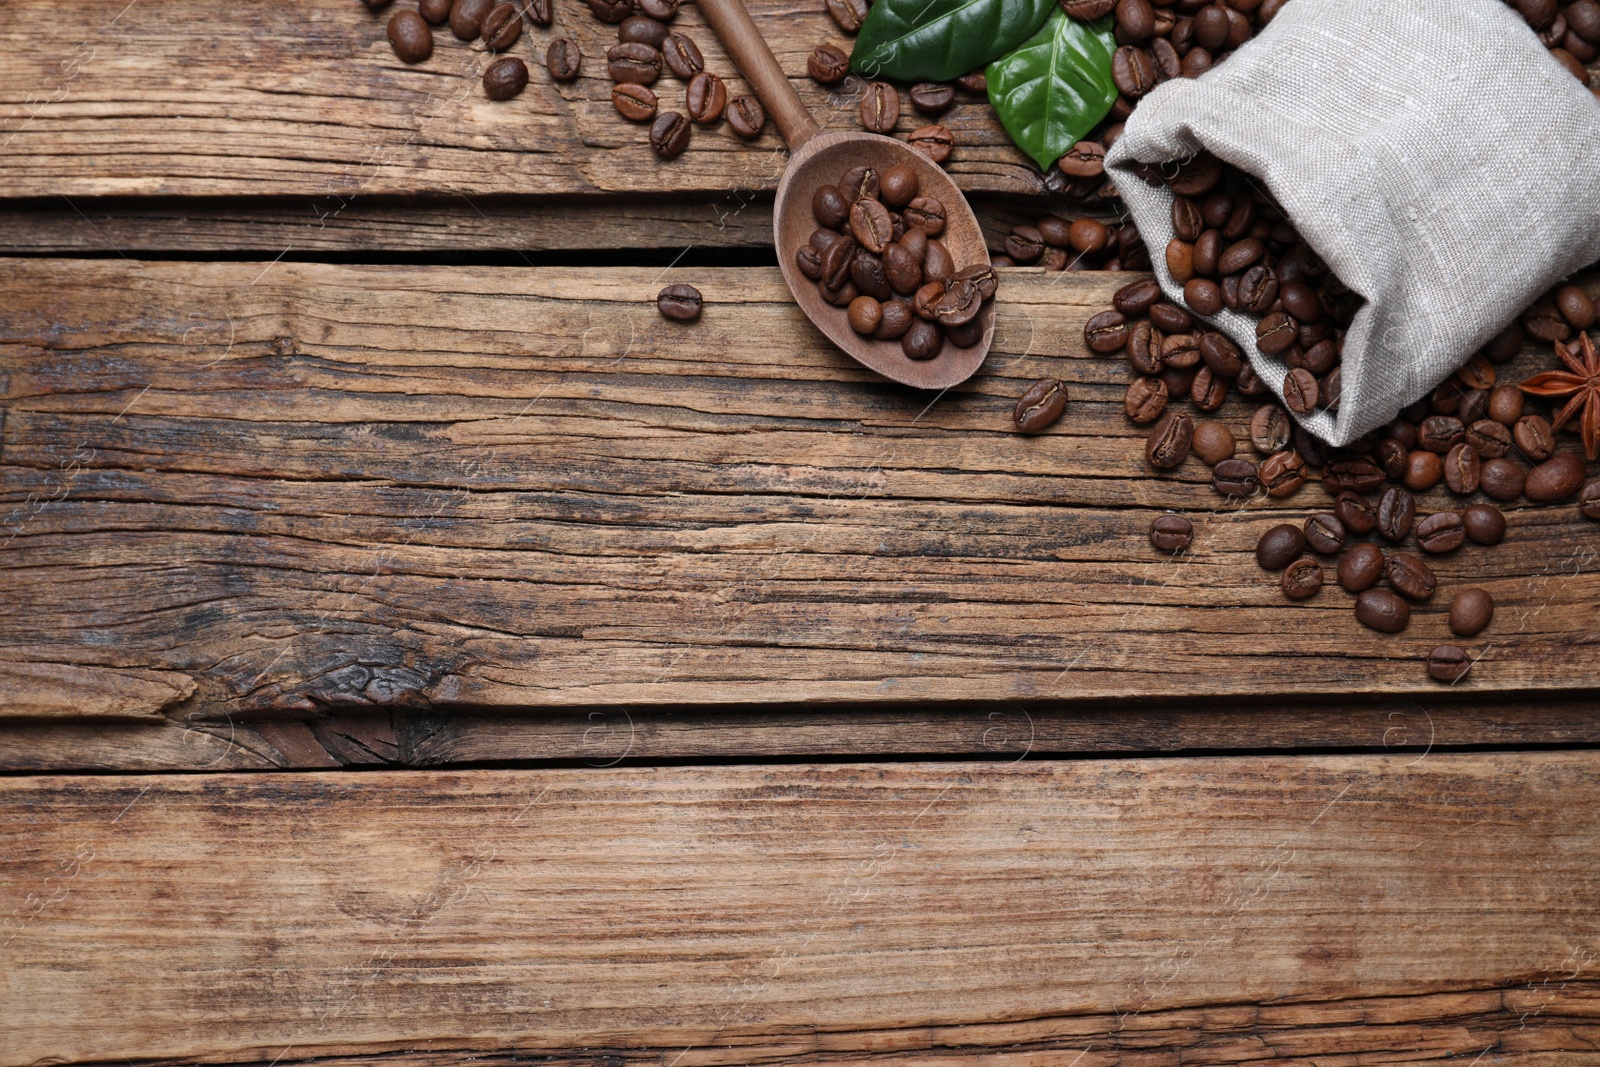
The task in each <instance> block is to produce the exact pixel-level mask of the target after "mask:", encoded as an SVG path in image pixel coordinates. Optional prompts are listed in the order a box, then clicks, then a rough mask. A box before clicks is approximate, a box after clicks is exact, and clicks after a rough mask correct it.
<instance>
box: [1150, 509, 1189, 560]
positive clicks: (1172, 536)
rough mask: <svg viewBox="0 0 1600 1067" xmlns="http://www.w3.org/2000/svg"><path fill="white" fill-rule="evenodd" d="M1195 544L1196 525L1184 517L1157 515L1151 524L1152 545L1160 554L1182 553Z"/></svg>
mask: <svg viewBox="0 0 1600 1067" xmlns="http://www.w3.org/2000/svg"><path fill="white" fill-rule="evenodd" d="M1193 543H1194V524H1193V523H1192V522H1190V521H1189V520H1188V519H1186V518H1184V517H1183V516H1182V515H1157V516H1156V517H1155V519H1154V520H1153V521H1152V522H1151V523H1150V544H1152V545H1153V546H1155V548H1156V550H1157V551H1160V552H1182V551H1183V550H1184V549H1186V548H1188V547H1189V546H1190V545H1191V544H1193Z"/></svg>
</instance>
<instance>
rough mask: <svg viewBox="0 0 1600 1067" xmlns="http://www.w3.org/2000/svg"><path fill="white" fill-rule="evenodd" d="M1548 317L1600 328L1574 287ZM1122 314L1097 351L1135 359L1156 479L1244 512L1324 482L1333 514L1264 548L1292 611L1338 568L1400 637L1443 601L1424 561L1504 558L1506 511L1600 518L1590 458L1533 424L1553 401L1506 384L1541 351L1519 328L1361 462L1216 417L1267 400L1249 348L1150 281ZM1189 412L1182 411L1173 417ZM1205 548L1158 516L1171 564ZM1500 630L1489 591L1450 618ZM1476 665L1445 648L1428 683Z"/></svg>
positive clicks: (1288, 428)
mask: <svg viewBox="0 0 1600 1067" xmlns="http://www.w3.org/2000/svg"><path fill="white" fill-rule="evenodd" d="M1574 290H1575V291H1574ZM1545 303H1548V304H1549V306H1551V307H1554V308H1557V309H1558V314H1557V317H1558V318H1559V320H1560V324H1561V326H1562V327H1563V328H1564V329H1565V332H1566V335H1567V336H1575V335H1576V334H1577V333H1579V332H1581V328H1580V327H1578V326H1576V325H1575V323H1586V324H1589V323H1593V322H1594V321H1595V312H1594V308H1593V301H1592V300H1591V299H1590V298H1589V296H1588V294H1587V292H1585V291H1584V290H1582V289H1578V288H1577V287H1575V286H1563V287H1561V288H1559V289H1558V290H1557V291H1556V292H1555V293H1554V294H1552V296H1551V297H1550V298H1549V300H1548V301H1546V302H1545ZM1113 305H1114V306H1113V308H1111V309H1108V310H1107V311H1105V312H1101V313H1100V314H1098V315H1095V316H1093V317H1092V318H1091V319H1090V320H1089V323H1088V325H1087V326H1086V327H1085V331H1084V334H1085V341H1086V342H1087V344H1088V346H1089V347H1090V349H1091V350H1093V351H1096V352H1101V353H1120V354H1122V355H1123V356H1124V357H1125V358H1126V359H1127V361H1128V363H1129V365H1130V366H1131V367H1132V369H1133V372H1134V375H1133V378H1132V380H1131V382H1130V384H1129V386H1128V389H1127V392H1126V393H1125V395H1124V399H1123V405H1124V411H1125V413H1126V415H1127V417H1128V418H1129V419H1130V420H1131V421H1132V422H1134V423H1136V424H1140V425H1152V429H1151V431H1150V433H1149V436H1148V437H1147V439H1146V445H1145V457H1146V460H1147V462H1148V463H1149V464H1150V466H1151V467H1152V468H1154V469H1156V470H1174V469H1176V468H1178V467H1180V466H1182V465H1183V464H1184V462H1185V461H1186V460H1187V459H1188V458H1189V457H1190V456H1191V455H1192V456H1196V457H1198V458H1199V459H1200V460H1201V461H1202V462H1204V463H1205V464H1207V465H1208V466H1210V468H1211V484H1212V487H1213V489H1214V490H1215V491H1216V492H1217V493H1218V494H1219V495H1220V496H1223V497H1229V498H1236V499H1242V498H1249V497H1257V496H1265V497H1268V498H1275V499H1282V498H1288V497H1292V496H1294V495H1295V494H1297V493H1298V492H1299V491H1300V490H1301V489H1302V487H1304V486H1305V485H1306V483H1307V482H1308V481H1310V480H1312V479H1313V478H1316V477H1318V476H1320V480H1321V482H1322V486H1323V489H1324V490H1325V491H1326V494H1327V497H1328V499H1329V501H1330V502H1331V506H1328V507H1325V508H1324V509H1323V510H1319V511H1318V512H1316V513H1315V514H1312V515H1310V516H1309V517H1307V518H1306V519H1305V520H1304V521H1303V522H1302V523H1298V524H1294V523H1286V524H1282V525H1279V526H1275V527H1273V528H1272V529H1270V530H1268V531H1267V532H1266V533H1265V534H1263V535H1262V537H1261V539H1260V541H1259V542H1258V544H1257V547H1256V560H1257V562H1258V563H1259V565H1260V566H1261V567H1262V568H1263V569H1264V570H1267V571H1271V572H1274V573H1277V574H1278V576H1279V585H1280V587H1281V589H1282V591H1283V594H1284V596H1285V597H1287V598H1289V599H1290V600H1306V599H1310V598H1311V597H1314V596H1316V595H1317V594H1318V593H1319V592H1320V591H1321V590H1322V588H1323V585H1324V583H1325V581H1326V580H1327V577H1328V575H1327V574H1326V572H1325V564H1326V565H1327V566H1332V567H1333V570H1334V578H1335V580H1336V581H1337V583H1338V585H1339V586H1340V587H1341V588H1343V589H1344V590H1346V591H1347V592H1348V593H1350V594H1352V595H1353V596H1354V597H1355V603H1354V609H1355V615H1356V618H1357V620H1358V621H1359V622H1360V623H1361V624H1362V625H1365V626H1367V627H1368V628H1370V629H1373V630H1376V631H1378V632H1381V633H1399V632H1400V631H1402V630H1404V629H1406V627H1407V626H1408V624H1409V623H1410V619H1411V605H1412V604H1414V603H1422V602H1427V601H1431V600H1432V599H1433V598H1434V597H1435V595H1436V593H1437V592H1438V587H1439V581H1438V578H1437V576H1436V575H1435V574H1434V572H1433V569H1432V568H1431V567H1430V566H1429V565H1428V563H1427V562H1426V560H1427V558H1428V557H1429V556H1440V555H1444V554H1448V553H1452V552H1455V551H1457V550H1458V549H1461V548H1462V547H1463V546H1465V545H1467V544H1469V543H1471V544H1474V545H1481V546H1489V545H1495V544H1498V543H1499V542H1500V541H1501V539H1502V538H1504V536H1505V533H1506V526H1507V524H1506V518H1505V515H1504V513H1503V512H1502V511H1501V510H1500V505H1512V504H1517V503H1520V502H1522V501H1524V500H1526V501H1528V502H1532V503H1546V502H1553V501H1562V500H1569V499H1572V498H1573V497H1575V496H1577V497H1578V498H1579V504H1580V507H1581V508H1582V510H1583V514H1585V515H1587V516H1589V517H1591V518H1597V519H1600V479H1597V480H1594V481H1591V482H1588V483H1587V484H1585V475H1586V466H1585V463H1584V459H1583V456H1582V455H1581V454H1579V453H1577V452H1574V451H1563V450H1560V449H1559V448H1558V446H1557V442H1556V434H1555V433H1554V432H1553V431H1552V429H1551V424H1550V421H1549V419H1548V418H1547V417H1546V416H1545V415H1544V414H1541V413H1539V412H1535V411H1531V410H1530V409H1529V408H1530V404H1532V403H1542V402H1540V401H1534V400H1531V399H1530V398H1528V397H1526V396H1525V395H1524V393H1523V391H1522V390H1521V389H1520V388H1519V387H1518V385H1516V384H1513V383H1509V382H1501V381H1499V380H1498V372H1497V367H1500V366H1503V365H1504V364H1506V363H1508V362H1509V361H1510V360H1511V359H1513V358H1514V357H1515V356H1516V355H1517V354H1518V353H1519V352H1520V351H1521V349H1522V346H1523V343H1524V341H1525V339H1526V337H1527V336H1528V334H1527V333H1526V332H1525V327H1524V326H1523V325H1519V324H1513V325H1512V326H1511V327H1508V328H1507V329H1506V330H1505V331H1504V332H1503V333H1502V334H1500V335H1499V336H1498V337H1496V338H1495V339H1494V340H1493V341H1491V342H1490V343H1489V344H1488V345H1487V346H1485V349H1484V351H1483V352H1481V353H1479V354H1478V355H1476V356H1474V357H1473V358H1472V359H1471V360H1470V361H1469V362H1468V363H1467V364H1466V365H1465V366H1463V367H1462V368H1461V369H1460V370H1459V371H1457V372H1456V374H1455V375H1453V376H1452V377H1451V378H1450V379H1448V380H1446V381H1445V382H1444V383H1442V384H1441V385H1440V386H1438V387H1437V388H1436V389H1435V390H1434V391H1433V392H1432V393H1431V394H1430V395H1429V396H1427V397H1425V398H1423V399H1422V400H1420V401H1418V402H1417V403H1415V404H1413V405H1411V406H1410V407H1408V408H1407V409H1406V410H1405V411H1404V412H1402V413H1401V415H1400V417H1399V418H1397V419H1396V420H1395V421H1394V422H1392V423H1390V424H1389V425H1387V426H1385V427H1383V428H1382V429H1381V430H1378V431H1375V432H1373V433H1371V434H1368V435H1366V436H1365V437H1363V438H1362V439H1360V440H1359V441H1357V442H1356V443H1355V444H1354V445H1353V446H1351V447H1349V448H1344V449H1331V448H1328V447H1327V446H1325V445H1324V444H1323V443H1322V442H1321V441H1320V440H1319V439H1317V438H1316V437H1314V436H1312V435H1311V434H1309V433H1307V432H1306V431H1305V430H1304V429H1303V428H1301V427H1300V426H1298V425H1297V424H1296V423H1295V422H1294V420H1293V419H1292V418H1291V417H1290V414H1289V412H1288V410H1286V409H1285V407H1284V406H1282V405H1281V404H1278V403H1274V402H1268V403H1263V404H1261V405H1259V406H1258V407H1256V408H1255V410H1254V412H1253V414H1252V415H1251V418H1250V422H1249V426H1248V428H1247V429H1246V430H1244V432H1243V433H1241V434H1235V432H1234V430H1233V428H1231V427H1229V426H1228V425H1227V424H1225V423H1223V422H1221V421H1219V420H1217V419H1214V418H1205V416H1206V415H1209V414H1211V413H1214V412H1216V411H1217V409H1218V408H1220V407H1221V405H1222V400H1223V398H1224V397H1225V396H1226V394H1227V392H1228V390H1229V388H1230V385H1229V383H1231V387H1232V388H1234V389H1236V390H1237V391H1238V392H1240V393H1242V394H1244V395H1247V396H1249V395H1255V396H1259V395H1261V394H1262V393H1264V392H1265V389H1264V387H1263V386H1262V384H1261V383H1260V382H1259V381H1256V380H1254V377H1253V375H1251V374H1250V373H1249V371H1250V368H1249V364H1248V362H1246V361H1245V360H1244V359H1243V357H1242V355H1241V353H1239V351H1238V349H1237V347H1236V346H1235V345H1234V344H1233V343H1232V341H1231V340H1229V339H1228V338H1227V337H1225V336H1223V335H1222V334H1220V333H1216V332H1214V331H1210V330H1207V329H1206V328H1205V327H1204V325H1202V324H1199V323H1198V322H1197V321H1196V320H1195V318H1194V316H1193V315H1192V314H1191V312H1190V311H1189V310H1187V309H1185V308H1181V307H1179V306H1177V305H1175V304H1172V303H1169V302H1167V301H1166V300H1165V299H1163V297H1162V294H1161V290H1160V287H1159V286H1157V285H1156V283H1155V282H1154V281H1153V280H1151V279H1141V280H1139V281H1136V282H1133V283H1131V284H1129V285H1126V286H1124V287H1123V288H1122V289H1120V290H1118V292H1117V293H1116V294H1115V296H1114V297H1113ZM1530 316H1531V317H1533V318H1535V319H1537V320H1538V321H1539V322H1540V323H1541V326H1542V328H1543V329H1544V331H1545V332H1546V333H1552V332H1557V326H1556V325H1555V322H1554V320H1551V319H1550V318H1548V316H1546V315H1545V314H1544V313H1543V312H1537V313H1536V312H1530ZM1528 317H1529V316H1525V319H1526V318H1528ZM1557 343H1560V342H1557ZM1569 343H1570V344H1572V345H1573V346H1577V345H1578V341H1577V340H1576V339H1574V340H1572V341H1571V342H1569ZM1185 397H1186V398H1187V399H1188V404H1186V405H1183V407H1181V408H1180V407H1179V406H1177V405H1176V404H1174V403H1173V400H1174V398H1185ZM1191 411H1192V412H1193V413H1191ZM1245 445H1247V446H1248V448H1245V447H1243V446H1245ZM1441 484H1442V485H1443V486H1444V487H1445V488H1446V489H1447V490H1448V491H1449V492H1450V493H1451V494H1453V495H1454V496H1456V497H1458V498H1461V504H1460V505H1459V506H1458V507H1455V508H1447V509H1441V510H1436V511H1433V512H1431V513H1426V514H1425V513H1423V511H1422V509H1421V507H1420V506H1419V503H1418V500H1417V496H1416V494H1419V493H1425V492H1427V491H1429V490H1432V489H1435V488H1436V487H1438V486H1440V485H1441ZM1485 498H1486V499H1485ZM1180 520H1181V521H1180ZM1192 537H1193V527H1192V525H1189V524H1188V521H1187V520H1183V519H1182V517H1181V516H1174V515H1161V516H1158V517H1157V518H1156V519H1155V520H1154V522H1153V523H1152V524H1151V529H1150V540H1151V544H1152V545H1153V546H1155V547H1156V548H1158V549H1160V550H1161V551H1166V552H1178V551H1183V550H1184V549H1186V548H1188V547H1189V544H1190V542H1191V539H1192ZM1380 583H1382V585H1381V586H1380ZM1493 615H1494V603H1493V600H1492V598H1490V596H1489V594H1488V593H1487V592H1485V591H1484V590H1482V589H1478V588H1476V587H1472V588H1466V589H1462V590H1459V591H1458V592H1457V593H1456V594H1455V596H1454V599H1453V602H1452V605H1451V609H1450V616H1449V625H1450V629H1451V630H1452V632H1454V633H1455V634H1456V635H1458V636H1461V637H1471V636H1474V635H1476V634H1478V633H1479V632H1481V631H1482V630H1483V629H1484V628H1485V627H1487V626H1488V625H1489V623H1490V621H1491V620H1492V618H1493ZM1471 664H1472V659H1471V657H1470V656H1469V655H1468V654H1467V653H1466V652H1464V651H1462V650H1461V649H1460V648H1459V647H1457V646H1454V645H1450V646H1442V647H1441V649H1439V650H1437V651H1436V652H1435V654H1434V655H1433V656H1432V657H1430V658H1429V661H1428V672H1429V675H1430V677H1433V678H1435V679H1438V680H1441V681H1446V682H1455V681H1459V680H1460V679H1461V678H1463V677H1465V676H1466V673H1467V672H1468V671H1469V670H1470V668H1471Z"/></svg>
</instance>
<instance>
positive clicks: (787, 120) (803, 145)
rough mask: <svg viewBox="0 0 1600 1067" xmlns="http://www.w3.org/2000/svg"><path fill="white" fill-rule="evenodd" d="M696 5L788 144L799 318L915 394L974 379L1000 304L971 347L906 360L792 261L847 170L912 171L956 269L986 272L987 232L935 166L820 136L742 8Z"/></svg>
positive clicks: (903, 153) (882, 146)
mask: <svg viewBox="0 0 1600 1067" xmlns="http://www.w3.org/2000/svg"><path fill="white" fill-rule="evenodd" d="M698 6H699V8H700V12H701V14H703V15H704V16H705V19H706V22H707V23H708V24H710V26H711V29H712V32H714V33H715V34H716V35H717V39H718V40H720V41H721V42H722V46H723V48H724V49H726V50H727V53H728V55H729V56H730V57H731V58H732V59H733V62H734V64H735V65H736V66H737V67H738V68H739V73H740V74H742V75H744V78H745V80H746V81H747V82H749V83H750V87H751V88H752V89H754V90H755V93H756V96H757V97H759V98H760V100H761V103H762V104H763V106H765V107H766V109H767V111H768V113H770V114H771V116H772V120H773V122H774V123H775V124H776V125H777V127H778V132H779V133H781V134H783V139H784V141H785V142H787V144H788V145H789V152H790V156H789V165H788V166H787V167H786V168H785V169H784V172H783V179H782V180H781V181H780V182H779V184H778V196H777V201H776V204H775V206H774V208H773V213H772V231H773V244H774V245H775V246H776V249H777V253H778V264H779V266H780V267H782V269H783V278H784V281H786V282H787V283H788V284H789V291H790V292H792V293H793V294H794V297H795V301H796V302H797V303H798V304H799V305H800V310H802V311H804V312H805V314H806V317H807V318H809V319H810V320H811V321H812V322H813V323H815V324H816V326H817V328H818V329H820V330H821V331H822V332H823V333H824V334H826V335H827V336H828V339H829V340H831V341H832V342H833V343H834V344H836V345H838V346H839V347H840V348H841V349H843V350H844V352H845V354H846V355H848V356H850V357H851V358H852V359H854V360H856V361H857V362H858V363H861V364H862V365H863V366H865V367H867V368H869V369H871V370H874V371H876V372H877V373H879V374H881V375H883V376H884V377H885V378H888V379H890V380H892V381H896V382H900V383H901V384H903V385H910V386H913V387H916V388H919V389H948V388H950V387H951V386H953V385H959V384H960V383H961V382H964V381H966V380H967V379H968V378H970V377H972V375H973V374H974V373H976V372H977V370H978V368H979V367H980V366H982V364H983V360H984V357H986V356H987V355H988V354H989V346H990V344H991V343H993V341H994V308H995V301H993V300H990V301H987V302H986V303H985V304H984V306H983V310H982V311H980V312H979V315H980V319H979V321H980V322H981V323H982V324H983V332H982V335H981V336H980V337H979V339H978V341H977V342H976V343H975V344H973V345H972V346H971V347H970V348H957V347H956V346H955V345H954V344H953V343H952V342H951V341H950V340H949V339H948V338H946V339H945V344H944V348H943V350H942V351H940V353H939V354H938V355H937V356H935V357H933V358H932V359H927V360H915V359H911V358H910V357H909V356H907V355H906V354H905V351H904V350H903V349H902V348H901V347H900V342H899V341H879V340H875V339H873V338H871V337H863V336H862V335H861V334H858V333H856V332H855V331H854V330H852V329H851V328H850V323H849V321H848V319H847V318H846V317H845V309H844V308H839V307H834V306H833V305H832V304H829V303H828V302H827V301H826V300H824V299H823V297H822V294H821V293H820V292H819V291H818V290H817V286H816V283H815V282H813V281H811V280H810V279H809V278H807V277H806V276H805V275H804V274H802V273H801V272H800V268H799V266H798V265H797V264H796V263H795V253H796V252H797V251H799V250H800V248H801V247H802V246H803V245H805V244H807V243H809V242H810V240H811V235H812V234H813V233H814V232H816V230H817V227H818V223H817V221H816V219H815V218H814V217H813V215H812V213H811V197H812V194H814V193H815V192H816V191H817V189H818V188H819V187H820V186H823V185H830V184H834V183H836V182H838V180H839V178H840V177H841V176H842V175H843V174H844V172H845V171H847V170H849V169H850V168H851V167H856V166H870V167H872V168H874V169H875V170H877V171H879V173H882V172H883V171H884V170H887V169H888V168H889V167H892V166H894V165H896V164H904V165H906V166H909V167H911V168H912V169H913V170H915V171H916V174H917V183H918V186H919V191H920V195H922V196H931V197H934V198H935V199H937V200H938V201H939V202H940V203H941V204H943V205H944V211H945V228H944V232H943V233H941V234H940V235H939V238H938V239H939V240H940V241H942V242H943V243H944V246H945V248H946V249H948V250H949V252H950V258H951V260H953V261H954V263H955V265H956V268H957V269H965V268H967V267H975V266H979V265H984V266H987V265H988V264H989V250H988V248H987V247H986V245H985V243H984V239H983V230H982V229H981V228H980V227H979V226H978V218H977V216H976V215H974V214H973V213H972V208H971V207H970V206H969V205H968V204H967V198H966V197H965V196H963V195H961V190H960V189H958V188H956V183H955V182H953V181H951V180H950V175H948V174H946V173H945V172H944V170H943V168H941V167H939V166H937V165H936V164H935V163H934V162H933V161H932V160H931V159H929V158H928V157H926V156H924V155H923V154H922V153H920V152H918V151H917V150H916V149H914V148H911V147H910V146H909V145H906V144H905V143H903V142H901V141H897V140H895V139H894V138H892V137H881V136H879V135H877V134H873V133H855V132H845V131H833V132H829V133H824V132H822V129H821V128H820V127H819V126H818V125H817V123H816V120H815V119H813V118H812V117H811V114H810V112H808V111H807V110H806V107H805V104H803V103H802V102H801V100H800V96H799V94H797V93H796V92H795V91H794V86H792V85H790V84H789V79H788V77H787V76H786V75H785V74H784V73H783V69H782V68H781V67H779V66H778V61H777V59H775V58H774V57H773V55H772V49H770V48H768V47H767V42H766V40H765V39H764V38H763V37H762V36H761V31H760V30H758V29H757V28H756V25H755V22H754V21H752V20H751V18H750V12H749V11H747V10H746V9H745V6H744V2H743V0H699V3H698Z"/></svg>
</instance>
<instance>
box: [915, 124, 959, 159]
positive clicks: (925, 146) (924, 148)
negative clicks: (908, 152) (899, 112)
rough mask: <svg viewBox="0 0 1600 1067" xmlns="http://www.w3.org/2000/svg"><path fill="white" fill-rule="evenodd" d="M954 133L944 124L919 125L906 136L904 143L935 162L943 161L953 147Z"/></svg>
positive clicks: (948, 156)
mask: <svg viewBox="0 0 1600 1067" xmlns="http://www.w3.org/2000/svg"><path fill="white" fill-rule="evenodd" d="M955 143H956V138H955V134H953V133H951V132H950V130H949V128H948V127H945V126H938V125H933V126H919V127H918V128H916V129H914V130H912V131H911V133H910V135H908V136H907V137H906V144H908V145H910V146H911V147H912V148H915V149H916V150H917V151H918V152H921V153H922V154H923V155H925V156H927V157H928V158H929V159H931V160H933V161H934V162H935V163H940V164H942V163H944V162H945V160H947V159H949V158H950V153H951V152H952V151H953V150H954V149H955Z"/></svg>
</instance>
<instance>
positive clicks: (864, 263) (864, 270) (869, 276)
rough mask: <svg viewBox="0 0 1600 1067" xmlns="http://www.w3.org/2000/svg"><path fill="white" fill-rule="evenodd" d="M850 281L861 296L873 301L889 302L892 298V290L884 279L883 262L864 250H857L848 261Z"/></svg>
mask: <svg viewBox="0 0 1600 1067" xmlns="http://www.w3.org/2000/svg"><path fill="white" fill-rule="evenodd" d="M850 280H851V281H852V282H854V283H855V285H856V288H857V289H859V290H860V291H861V293H862V294H863V295H865V296H870V297H872V298H873V299H874V300H890V299H892V298H893V297H894V288H893V287H892V286H891V285H890V284H889V280H888V279H887V278H886V277H884V273H883V260H882V259H880V258H879V257H877V256H875V255H873V254H872V253H870V252H868V251H867V250H866V249H864V248H863V249H859V250H858V251H857V252H856V255H855V258H854V259H852V260H851V261H850Z"/></svg>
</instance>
